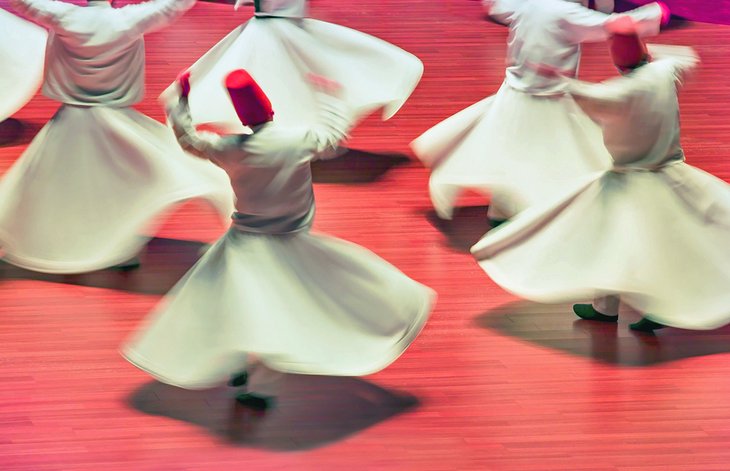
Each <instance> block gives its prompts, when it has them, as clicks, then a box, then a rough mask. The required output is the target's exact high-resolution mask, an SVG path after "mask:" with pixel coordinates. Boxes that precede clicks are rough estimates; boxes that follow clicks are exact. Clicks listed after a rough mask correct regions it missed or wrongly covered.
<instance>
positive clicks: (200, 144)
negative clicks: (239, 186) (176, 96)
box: [166, 98, 239, 162]
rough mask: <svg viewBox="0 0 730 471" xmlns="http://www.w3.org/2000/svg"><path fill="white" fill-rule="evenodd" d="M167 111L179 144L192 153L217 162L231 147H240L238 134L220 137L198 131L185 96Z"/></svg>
mask: <svg viewBox="0 0 730 471" xmlns="http://www.w3.org/2000/svg"><path fill="white" fill-rule="evenodd" d="M166 113H167V119H168V121H169V123H170V125H171V127H172V130H173V132H174V133H175V137H176V138H177V142H178V144H180V147H182V148H183V150H184V151H186V152H188V153H190V154H193V155H195V156H197V157H200V158H202V159H209V160H212V161H213V162H216V161H218V160H220V157H221V155H223V154H224V153H225V152H226V151H227V150H229V149H230V148H231V147H238V144H239V140H238V138H237V136H229V137H219V136H211V135H207V134H201V133H198V132H197V131H196V130H195V127H193V120H192V118H191V117H190V107H189V106H188V100H187V99H185V98H181V99H180V100H179V101H178V102H177V104H176V105H175V106H172V107H170V108H168V109H167V110H166Z"/></svg>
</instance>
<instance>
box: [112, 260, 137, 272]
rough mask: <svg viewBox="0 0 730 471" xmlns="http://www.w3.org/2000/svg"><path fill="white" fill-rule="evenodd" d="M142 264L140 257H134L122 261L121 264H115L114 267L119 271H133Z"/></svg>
mask: <svg viewBox="0 0 730 471" xmlns="http://www.w3.org/2000/svg"><path fill="white" fill-rule="evenodd" d="M140 265H141V263H140V261H139V258H138V257H132V258H130V259H129V260H127V261H126V262H122V263H120V264H119V265H114V266H113V267H112V269H114V270H119V271H131V270H136V269H137V268H139V267H140Z"/></svg>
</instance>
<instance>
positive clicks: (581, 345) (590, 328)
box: [475, 301, 730, 366]
mask: <svg viewBox="0 0 730 471" xmlns="http://www.w3.org/2000/svg"><path fill="white" fill-rule="evenodd" d="M571 306H572V305H571V304H537V303H531V302H528V301H520V302H515V303H510V304H507V305H504V306H500V307H498V308H496V309H493V310H491V311H488V312H486V313H484V314H482V315H480V316H479V317H477V318H476V319H475V321H476V323H477V325H478V326H480V327H482V328H485V329H490V330H494V331H497V332H499V333H500V334H502V335H506V336H509V337H514V338H517V339H521V340H523V341H525V342H528V343H533V344H535V345H539V346H541V347H546V348H551V349H555V350H561V351H563V352H565V353H568V354H571V355H577V356H583V357H587V358H592V359H594V360H598V361H602V362H605V363H610V364H616V365H624V366H650V365H656V364H661V363H666V362H671V361H675V360H682V359H685V358H691V357H697V356H704V355H712V354H716V353H728V352H730V326H729V327H724V328H722V329H717V330H709V331H693V330H682V329H673V328H665V329H662V330H658V331H656V333H655V334H644V333H636V332H632V331H630V330H629V328H628V324H629V323H631V322H635V321H637V320H638V319H639V317H640V316H639V314H638V313H636V312H633V311H631V310H628V309H626V310H623V307H622V311H621V314H620V316H619V322H618V325H617V324H612V323H603V322H595V321H586V320H582V319H579V318H577V317H576V316H575V315H574V314H573V311H572V309H571Z"/></svg>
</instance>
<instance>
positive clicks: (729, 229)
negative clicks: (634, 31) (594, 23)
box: [472, 37, 730, 331]
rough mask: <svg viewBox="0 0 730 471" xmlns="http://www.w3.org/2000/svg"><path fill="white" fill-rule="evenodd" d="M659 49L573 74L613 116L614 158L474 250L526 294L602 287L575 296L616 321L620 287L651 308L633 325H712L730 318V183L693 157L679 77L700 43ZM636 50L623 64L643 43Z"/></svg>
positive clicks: (601, 113)
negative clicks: (590, 75)
mask: <svg viewBox="0 0 730 471" xmlns="http://www.w3.org/2000/svg"><path fill="white" fill-rule="evenodd" d="M632 40H633V41H634V44H640V43H639V42H638V39H637V38H636V37H633V38H632ZM614 49H616V43H614ZM619 50H620V49H619ZM650 52H651V57H652V60H651V62H650V63H648V64H646V65H643V66H639V67H638V68H636V70H634V71H632V72H630V73H628V74H627V75H625V76H624V77H620V78H615V79H611V80H608V81H606V82H603V83H599V84H592V83H585V82H580V81H574V80H568V81H566V86H567V89H568V90H569V92H570V93H571V94H573V95H574V96H575V97H576V99H577V100H578V103H579V104H580V105H581V106H582V107H583V108H584V109H585V111H586V112H588V113H589V114H590V115H591V116H592V117H593V118H594V119H596V121H597V122H598V123H599V124H600V125H601V126H602V128H603V132H604V139H605V143H606V146H607V147H608V149H609V150H610V151H611V154H612V156H613V159H614V166H613V169H612V170H610V171H606V172H599V173H597V174H595V175H592V176H589V177H587V178H585V179H583V181H579V182H575V183H574V184H573V185H572V188H569V189H567V190H566V191H564V192H563V193H562V195H561V196H559V197H557V198H554V199H553V200H552V201H550V202H547V203H545V204H543V205H540V206H535V207H533V208H530V209H528V210H527V211H525V212H523V213H521V214H520V215H519V216H518V217H516V218H515V219H514V220H513V221H512V222H510V223H509V224H506V225H505V226H503V227H500V228H498V229H496V230H494V231H492V232H490V233H488V234H487V236H486V237H484V238H483V239H482V240H481V241H479V242H478V243H477V244H476V245H475V246H474V247H473V248H472V252H473V254H474V256H475V257H476V258H477V260H478V261H479V265H480V266H481V267H482V268H483V269H484V271H486V272H487V273H488V274H489V275H490V276H491V277H492V279H493V280H494V281H495V282H496V283H497V284H499V285H501V286H502V287H504V288H505V289H507V290H508V291H511V292H513V293H515V294H517V295H519V296H522V297H525V298H528V299H531V300H535V301H541V302H563V301H570V300H578V299H590V298H591V297H594V296H595V297H597V298H598V299H596V302H595V303H594V305H593V306H591V305H590V304H585V305H584V304H578V305H576V306H574V311H575V312H576V314H578V315H579V316H580V317H582V318H585V319H592V320H601V321H609V322H616V320H617V319H618V317H617V316H618V306H619V297H620V300H621V301H622V302H625V303H626V304H627V305H629V306H631V307H633V308H634V309H636V310H638V311H640V312H642V313H644V316H645V319H642V320H641V321H640V322H637V323H635V324H632V326H631V327H632V329H635V330H644V331H650V330H653V329H656V328H658V327H661V325H669V326H674V327H682V328H688V329H712V328H715V327H718V326H721V325H723V324H726V323H728V322H730V290H728V286H730V186H728V184H727V183H725V182H724V181H722V180H720V179H718V178H716V177H714V176H712V175H710V174H708V173H706V172H703V171H702V170H699V169H697V168H695V167H692V166H691V165H688V164H686V163H685V162H684V153H683V151H682V148H681V147H680V145H679V129H680V128H679V107H678V102H677V86H678V84H679V83H680V81H681V80H682V76H683V75H684V74H685V73H686V72H687V71H688V70H690V69H692V67H693V66H694V65H695V63H696V62H697V57H696V55H695V54H694V51H692V49H690V48H686V47H679V46H661V47H659V46H653V47H650ZM614 56H617V54H616V53H614ZM634 56H635V59H633V60H630V61H627V60H622V62H623V64H624V65H630V64H632V63H633V64H637V63H638V62H639V60H640V59H641V58H642V56H643V54H634Z"/></svg>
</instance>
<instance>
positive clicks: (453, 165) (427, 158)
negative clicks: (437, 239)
mask: <svg viewBox="0 0 730 471" xmlns="http://www.w3.org/2000/svg"><path fill="white" fill-rule="evenodd" d="M411 148H412V149H413V152H414V153H415V154H416V156H417V157H418V158H419V159H420V160H421V161H422V162H423V163H424V164H425V165H427V166H429V167H431V168H432V173H431V178H430V181H429V191H430V195H431V201H432V203H433V206H434V208H435V209H436V212H437V213H438V215H439V216H440V217H442V218H447V219H448V218H450V217H451V216H452V213H453V209H454V205H455V204H456V201H457V199H458V197H459V195H460V194H461V193H462V192H463V191H464V190H467V189H469V190H474V191H478V192H481V193H484V194H486V195H490V196H492V197H493V198H494V201H493V202H494V203H497V202H499V204H500V206H501V207H500V208H495V209H499V211H500V212H501V213H503V214H504V215H505V216H507V217H509V216H512V215H514V214H516V213H518V212H519V211H521V210H523V209H524V208H526V207H529V206H531V205H534V204H537V203H540V202H542V201H544V200H545V198H549V197H551V196H554V195H556V194H559V193H560V191H561V190H563V188H564V187H565V185H566V184H570V182H573V181H574V180H575V179H576V178H580V177H582V176H584V175H587V174H590V173H593V172H596V171H599V170H606V169H609V168H610V166H611V157H610V155H609V153H608V151H607V150H606V148H605V146H604V145H603V135H602V133H601V129H600V128H599V127H598V125H596V124H595V123H594V122H593V121H591V119H590V118H589V117H588V116H587V115H586V114H585V113H584V112H583V111H582V110H581V109H580V108H579V107H578V105H577V104H576V103H575V101H574V100H573V99H572V98H571V97H570V96H568V95H559V96H533V95H529V94H527V93H523V92H520V91H517V90H515V89H513V88H511V87H510V86H509V85H507V84H503V85H502V87H501V88H500V89H499V91H498V92H497V93H496V94H495V95H493V96H491V97H488V98H486V99H484V100H482V101H480V102H478V103H475V104H474V105H472V106H470V107H468V108H466V109H464V110H462V111H460V112H459V113H457V114H455V115H453V116H451V117H450V118H448V119H446V120H445V121H442V122H441V123H439V124H437V125H436V126H434V127H433V128H431V129H429V130H428V131H426V132H425V133H424V134H422V135H421V136H420V137H418V138H417V139H415V140H414V141H413V142H412V143H411Z"/></svg>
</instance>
